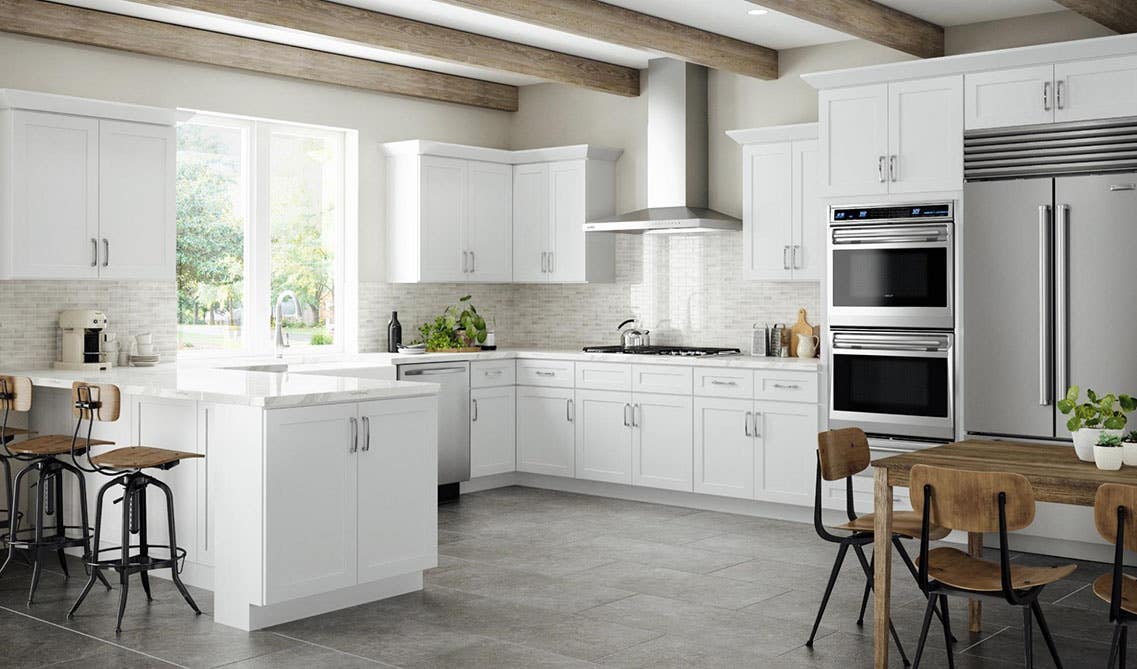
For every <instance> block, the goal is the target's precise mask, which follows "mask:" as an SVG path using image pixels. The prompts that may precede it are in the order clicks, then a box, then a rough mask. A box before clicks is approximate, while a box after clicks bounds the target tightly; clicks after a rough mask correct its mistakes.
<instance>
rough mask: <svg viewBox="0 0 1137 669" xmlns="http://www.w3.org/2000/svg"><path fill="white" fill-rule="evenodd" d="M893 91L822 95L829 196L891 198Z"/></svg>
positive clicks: (880, 88)
mask: <svg viewBox="0 0 1137 669" xmlns="http://www.w3.org/2000/svg"><path fill="white" fill-rule="evenodd" d="M887 97H888V86H887V84H876V85H872V86H858V87H854V88H836V89H832V90H824V91H821V93H820V95H819V103H820V109H819V116H820V123H819V129H818V133H819V137H820V145H821V178H820V179H821V187H822V189H823V191H824V193H823V194H824V195H831V196H846V195H851V196H864V195H874V194H883V193H887V192H888V181H887V174H886V170H887V168H888V166H887V165H886V164H885V163H886V162H887V156H888V101H887Z"/></svg>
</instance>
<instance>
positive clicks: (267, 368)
mask: <svg viewBox="0 0 1137 669" xmlns="http://www.w3.org/2000/svg"><path fill="white" fill-rule="evenodd" d="M224 369H234V370H237V371H238V372H287V371H288V363H287V362H270V363H263V364H260V365H239V366H237V367H225V368H224Z"/></svg>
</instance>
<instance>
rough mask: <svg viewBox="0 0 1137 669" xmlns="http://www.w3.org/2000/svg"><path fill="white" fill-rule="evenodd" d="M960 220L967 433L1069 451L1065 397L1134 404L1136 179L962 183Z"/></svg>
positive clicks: (1093, 177) (1111, 176) (1136, 363)
mask: <svg viewBox="0 0 1137 669" xmlns="http://www.w3.org/2000/svg"><path fill="white" fill-rule="evenodd" d="M964 211H965V216H964V221H963V254H962V269H963V275H962V282H963V295H964V304H963V334H964V340H965V342H964V347H963V351H964V356H963V357H964V361H963V370H964V371H963V379H962V382H963V383H962V386H963V389H962V392H963V398H962V400H963V405H964V415H963V427H964V429H965V430H966V431H967V432H969V433H973V434H980V435H995V436H1013V437H1033V438H1043V439H1047V438H1058V439H1068V438H1069V436H1070V433H1069V431H1068V430H1067V429H1066V425H1065V423H1066V417H1065V416H1063V415H1061V414H1060V413H1059V412H1058V410H1057V409H1056V408H1055V402H1056V401H1057V400H1058V399H1060V398H1061V397H1062V396H1064V395H1065V392H1066V388H1067V387H1068V386H1070V385H1078V386H1081V388H1082V392H1083V393H1085V389H1086V388H1093V389H1094V390H1096V391H1098V392H1099V393H1104V392H1116V393H1129V394H1137V172H1122V173H1113V174H1089V175H1080V176H1061V177H1054V178H1049V177H1042V178H1019V179H1012V180H995V181H974V182H968V183H967V184H966V186H965V188H964Z"/></svg>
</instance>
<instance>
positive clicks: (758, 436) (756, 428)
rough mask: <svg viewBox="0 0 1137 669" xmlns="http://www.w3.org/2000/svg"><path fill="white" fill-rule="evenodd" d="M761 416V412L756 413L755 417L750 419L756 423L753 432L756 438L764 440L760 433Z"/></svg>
mask: <svg viewBox="0 0 1137 669" xmlns="http://www.w3.org/2000/svg"><path fill="white" fill-rule="evenodd" d="M761 415H762V412H761V411H755V412H754V417H753V418H751V419H750V420H752V421H753V422H754V430H753V432H754V436H755V437H757V438H759V439H761V438H762V433H761V432H759V431H758V417H759V416H761Z"/></svg>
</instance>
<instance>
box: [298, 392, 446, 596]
mask: <svg viewBox="0 0 1137 669" xmlns="http://www.w3.org/2000/svg"><path fill="white" fill-rule="evenodd" d="M436 407H437V401H436V400H435V398H432V397H428V398H408V399H393V400H381V401H373V402H362V403H360V404H359V428H358V429H359V450H358V451H357V452H356V453H355V454H354V456H355V457H354V460H355V463H354V467H355V474H356V476H357V484H356V489H358V495H357V498H356V501H355V504H356V506H357V511H356V518H357V522H358V533H359V542H358V553H359V558H358V569H359V571H358V576H357V581H358V582H359V583H367V582H369V581H377V580H379V579H383V578H389V577H391V576H397V575H399V574H405V573H407V572H411V571H418V570H421V569H428V568H431V567H434V566H436V565H437V564H438V553H437V545H436V543H435V542H436V541H437V538H438V534H437V533H438V487H437V481H438V478H437V476H438V447H437V443H438V424H437V420H438V418H437V417H438V412H437V408H436ZM321 408H330V407H321ZM334 443H335V442H332V444H329V445H334ZM408 444H416V445H418V446H420V448H408V447H407V445H408ZM313 469H315V470H317V471H318V469H319V467H318V466H317V467H315V468H313ZM313 499H317V500H318V499H321V498H319V497H315V498H313ZM392 500H398V502H397V503H394V504H393V503H392Z"/></svg>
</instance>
